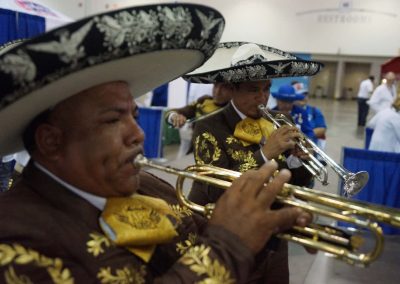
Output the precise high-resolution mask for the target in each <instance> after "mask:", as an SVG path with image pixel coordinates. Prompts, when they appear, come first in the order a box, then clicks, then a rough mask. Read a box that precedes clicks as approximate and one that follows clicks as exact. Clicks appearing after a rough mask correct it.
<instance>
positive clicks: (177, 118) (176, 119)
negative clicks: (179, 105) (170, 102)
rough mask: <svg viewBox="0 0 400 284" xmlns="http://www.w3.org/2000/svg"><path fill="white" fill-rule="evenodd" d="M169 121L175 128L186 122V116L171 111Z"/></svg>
mask: <svg viewBox="0 0 400 284" xmlns="http://www.w3.org/2000/svg"><path fill="white" fill-rule="evenodd" d="M170 121H171V123H172V125H173V126H174V127H175V128H181V127H182V126H183V125H184V124H185V123H186V116H184V115H182V114H179V113H177V112H173V113H171V114H170Z"/></svg>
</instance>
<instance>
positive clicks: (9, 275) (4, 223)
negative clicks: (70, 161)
mask: <svg viewBox="0 0 400 284" xmlns="http://www.w3.org/2000/svg"><path fill="white" fill-rule="evenodd" d="M140 193H142V194H145V195H149V196H153V197H160V198H162V199H164V200H166V201H167V203H169V204H170V205H173V204H174V205H176V204H177V201H176V198H175V193H174V190H173V188H172V187H171V186H170V185H169V184H167V183H166V182H164V181H162V180H160V179H158V178H156V177H154V176H153V175H150V174H148V173H145V172H142V173H141V189H140ZM174 207H175V210H178V211H179V212H181V215H182V223H181V224H180V226H179V227H178V228H177V231H178V233H179V236H178V237H176V238H175V239H174V240H173V242H171V243H169V244H165V245H159V246H157V248H156V251H155V253H154V255H153V257H152V258H151V260H150V262H149V263H144V262H143V261H142V260H141V259H139V258H138V257H136V256H135V255H134V254H132V253H130V252H129V251H128V250H126V249H124V248H121V247H117V246H115V245H114V244H113V243H112V242H111V241H110V240H109V239H107V238H106V237H105V235H104V234H103V233H102V231H101V229H100V227H99V224H98V218H99V216H100V213H101V212H100V211H99V210H98V209H97V208H96V207H94V206H93V205H91V204H90V203H88V202H87V201H86V200H84V199H82V198H81V197H79V196H77V195H76V194H74V193H73V192H71V191H69V190H67V189H66V188H64V187H63V186H62V185H61V184H59V183H58V182H56V181H55V180H53V179H52V178H50V177H49V176H47V175H46V174H44V173H43V172H42V171H40V170H39V169H38V168H37V167H36V166H34V164H33V163H30V164H29V165H28V166H27V168H26V169H25V170H24V172H23V175H22V178H21V179H20V180H19V181H18V182H16V184H15V185H14V186H13V187H12V188H11V189H10V190H9V191H7V192H5V193H1V194H0V224H1V230H0V283H28V280H30V281H31V282H32V283H85V284H86V283H194V282H197V281H201V280H206V279H208V280H209V281H210V280H212V279H213V280H214V281H217V282H218V283H219V282H221V283H222V282H226V283H233V282H229V280H232V281H235V282H236V283H245V282H246V281H247V279H248V278H249V277H250V274H251V270H252V269H253V265H254V257H253V255H252V254H251V253H250V251H249V250H248V249H247V248H246V247H244V246H243V245H242V243H241V242H240V241H239V240H238V238H237V237H236V236H235V235H233V234H231V233H230V232H228V231H225V230H224V229H223V228H221V227H217V226H208V225H207V224H206V220H205V219H204V218H203V217H201V216H199V215H196V214H193V213H192V214H190V212H187V211H185V210H183V209H182V208H181V207H178V206H174ZM18 281H20V282H18ZM21 281H25V282H21ZM31 282H29V283H31Z"/></svg>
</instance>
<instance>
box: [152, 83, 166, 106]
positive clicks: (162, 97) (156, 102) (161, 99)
mask: <svg viewBox="0 0 400 284" xmlns="http://www.w3.org/2000/svg"><path fill="white" fill-rule="evenodd" d="M167 105H168V83H167V84H164V85H161V86H160V87H157V88H155V89H154V90H153V97H152V99H151V106H165V107H166V106H167Z"/></svg>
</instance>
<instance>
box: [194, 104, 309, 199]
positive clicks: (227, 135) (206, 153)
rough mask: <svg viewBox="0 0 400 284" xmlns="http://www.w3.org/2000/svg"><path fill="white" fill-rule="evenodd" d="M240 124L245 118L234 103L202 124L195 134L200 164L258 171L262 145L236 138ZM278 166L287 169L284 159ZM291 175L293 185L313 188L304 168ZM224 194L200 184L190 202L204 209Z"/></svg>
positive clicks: (197, 124) (197, 156)
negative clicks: (237, 127)
mask: <svg viewBox="0 0 400 284" xmlns="http://www.w3.org/2000/svg"><path fill="white" fill-rule="evenodd" d="M240 121H241V118H240V116H239V115H238V113H237V112H236V110H235V109H234V107H233V106H232V104H231V103H229V104H228V105H227V106H226V107H225V108H224V109H223V110H222V111H221V112H219V113H216V114H215V115H213V116H210V117H207V118H205V119H203V120H200V121H198V122H197V123H196V126H195V129H194V132H193V145H194V158H195V161H196V164H211V165H213V166H217V167H221V168H225V169H230V170H234V171H238V172H245V171H247V170H250V169H256V168H258V167H260V166H261V165H262V164H264V163H265V161H264V159H263V157H262V154H261V148H260V145H259V144H254V143H253V144H249V143H244V142H243V141H241V140H240V139H238V138H236V137H235V136H234V132H235V127H236V125H237V123H239V122H240ZM266 138H267V139H268V137H266ZM277 162H278V164H279V167H280V168H287V164H286V161H285V158H284V157H283V156H282V155H281V158H280V159H278V160H277ZM291 172H292V179H291V181H290V183H292V184H296V185H308V184H309V182H310V179H311V175H310V174H309V172H308V171H307V170H306V169H305V168H304V167H300V168H297V169H291ZM223 192H224V191H223V190H221V189H219V188H216V187H211V186H208V185H205V184H201V185H200V184H198V183H196V184H195V185H194V187H193V189H192V191H191V193H190V199H191V200H193V201H195V202H196V203H199V204H202V205H205V204H207V203H215V202H216V201H217V200H218V198H219V197H220V196H221V194H222V193H223Z"/></svg>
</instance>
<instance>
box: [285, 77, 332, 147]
mask: <svg viewBox="0 0 400 284" xmlns="http://www.w3.org/2000/svg"><path fill="white" fill-rule="evenodd" d="M292 85H293V87H294V89H295V92H296V94H298V95H303V96H304V98H303V99H302V100H298V101H295V105H297V106H299V107H301V108H303V109H304V110H305V111H306V112H307V120H308V121H309V122H310V124H311V127H312V128H313V131H314V135H315V138H316V141H317V145H318V147H319V148H320V149H321V150H325V146H326V129H327V126H326V123H325V118H324V115H323V114H322V112H321V110H320V109H319V108H317V107H315V106H312V105H309V104H308V90H307V88H306V87H305V86H304V84H303V83H299V82H293V83H292Z"/></svg>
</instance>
